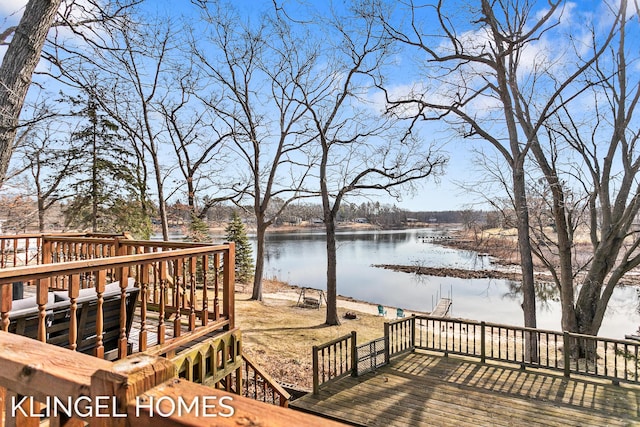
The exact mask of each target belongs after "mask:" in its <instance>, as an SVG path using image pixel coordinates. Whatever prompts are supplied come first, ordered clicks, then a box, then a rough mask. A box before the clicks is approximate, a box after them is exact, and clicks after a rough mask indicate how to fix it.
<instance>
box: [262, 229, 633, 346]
mask: <svg viewBox="0 0 640 427" xmlns="http://www.w3.org/2000/svg"><path fill="white" fill-rule="evenodd" d="M447 234H448V233H447V230H446V229H425V230H397V231H376V232H372V231H358V232H341V233H338V235H337V240H338V272H337V273H338V293H339V294H341V295H348V296H351V297H354V298H357V299H361V300H364V301H369V302H372V303H377V304H378V303H379V304H384V305H386V306H390V307H403V308H406V309H409V310H417V311H431V310H432V308H433V306H434V304H435V303H437V298H438V297H439V296H442V295H443V294H444V296H446V294H447V293H449V292H451V293H452V297H453V307H452V310H453V311H452V315H453V316H456V317H464V318H468V319H475V320H485V321H488V322H496V323H508V324H514V325H522V322H523V320H522V309H521V307H520V304H521V298H520V297H519V289H520V286H521V285H520V283H518V282H513V281H508V280H497V279H458V278H448V277H433V276H415V275H411V274H407V273H397V272H393V271H390V270H384V269H380V268H375V267H372V265H373V264H402V265H422V266H428V267H449V268H461V269H489V268H493V266H492V264H491V260H490V259H489V257H486V256H479V255H478V254H477V253H475V252H471V251H460V250H456V249H453V248H450V247H443V246H439V245H438V244H437V242H438V239H436V238H432V237H434V236H437V237H446V236H447ZM325 251H326V247H325V237H324V234H323V233H322V232H320V231H317V232H311V233H301V232H298V233H286V234H285V233H277V234H268V235H267V240H266V253H265V272H266V273H265V275H266V276H267V277H269V278H277V279H280V280H284V281H287V282H289V283H291V284H294V285H299V286H308V287H313V288H318V289H323V290H326V252H325ZM254 253H255V252H254ZM537 291H538V326H539V327H540V328H544V329H554V330H560V318H561V310H560V303H559V301H558V297H557V293H556V289H555V287H554V286H553V285H546V286H540V287H539V289H538V290H537ZM639 301H640V294H639V293H638V290H637V289H636V288H619V289H616V291H615V292H614V295H613V297H612V299H611V303H610V308H609V309H608V310H607V315H606V318H605V321H604V322H603V326H602V328H601V334H602V335H604V336H609V337H615V338H622V337H624V334H625V333H631V332H633V331H635V329H636V328H637V327H638V325H640V314H639V313H638V304H639Z"/></svg>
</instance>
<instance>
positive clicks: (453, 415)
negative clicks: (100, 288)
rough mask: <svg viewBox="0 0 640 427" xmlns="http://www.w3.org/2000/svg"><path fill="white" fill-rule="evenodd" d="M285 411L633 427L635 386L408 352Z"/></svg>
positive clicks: (409, 421) (372, 421) (354, 417)
mask: <svg viewBox="0 0 640 427" xmlns="http://www.w3.org/2000/svg"><path fill="white" fill-rule="evenodd" d="M291 407H292V408H295V409H300V410H304V411H307V412H312V413H316V414H319V415H324V416H329V417H331V418H337V419H340V420H342V421H345V422H348V423H352V424H356V425H365V426H395V425H398V426H399V425H423V426H449V425H451V426H454V425H456V426H458V425H470V426H471V425H473V426H515V425H536V426H605V425H606V426H640V387H636V386H629V385H624V384H623V385H621V386H616V385H613V384H611V383H610V382H608V381H601V380H599V379H591V378H576V377H572V378H565V377H563V376H561V375H558V374H557V373H550V372H545V371H542V370H533V369H529V370H522V369H519V368H517V367H512V366H507V365H497V364H496V365H487V364H484V365H483V364H481V363H479V362H478V361H475V360H471V359H467V358H462V357H451V356H450V357H443V356H441V355H438V354H434V353H428V352H422V351H416V352H415V353H410V354H407V355H404V356H400V357H398V358H396V359H393V360H392V363H391V365H389V366H384V367H382V368H379V369H378V370H377V371H376V372H372V373H369V374H365V375H363V376H361V377H358V378H352V377H347V378H344V379H341V380H338V381H335V382H333V383H329V384H326V385H325V386H323V387H322V388H321V390H320V393H319V394H318V395H315V396H314V395H311V394H309V395H307V396H304V397H302V398H300V399H297V400H295V401H293V402H291Z"/></svg>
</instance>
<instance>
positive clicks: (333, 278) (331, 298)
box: [323, 193, 340, 326]
mask: <svg viewBox="0 0 640 427" xmlns="http://www.w3.org/2000/svg"><path fill="white" fill-rule="evenodd" d="M323 194H324V193H323ZM324 226H325V229H326V234H327V318H326V320H325V323H326V324H327V325H329V326H334V325H339V324H340V317H339V316H338V304H337V300H338V274H337V250H336V224H335V218H334V217H333V212H331V210H330V209H328V208H327V207H325V208H324Z"/></svg>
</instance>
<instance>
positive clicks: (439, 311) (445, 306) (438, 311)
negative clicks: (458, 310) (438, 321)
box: [431, 298, 451, 317]
mask: <svg viewBox="0 0 640 427" xmlns="http://www.w3.org/2000/svg"><path fill="white" fill-rule="evenodd" d="M449 310H451V298H440V301H438V305H436V307H435V308H434V309H433V311H432V312H431V317H447V315H448V314H449Z"/></svg>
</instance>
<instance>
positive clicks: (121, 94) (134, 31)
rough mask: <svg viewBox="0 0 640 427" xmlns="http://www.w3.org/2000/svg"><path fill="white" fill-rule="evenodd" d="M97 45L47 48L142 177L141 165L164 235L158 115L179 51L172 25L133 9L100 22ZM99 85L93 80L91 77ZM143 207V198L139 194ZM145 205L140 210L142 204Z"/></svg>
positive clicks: (63, 75) (166, 233) (59, 44)
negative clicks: (112, 21) (142, 17)
mask: <svg viewBox="0 0 640 427" xmlns="http://www.w3.org/2000/svg"><path fill="white" fill-rule="evenodd" d="M100 42H101V43H100V44H90V45H83V46H80V47H78V46H76V45H74V44H66V43H64V42H63V41H59V42H56V43H55V44H54V48H55V50H54V51H52V52H48V55H49V56H50V57H53V58H64V59H60V60H58V61H57V62H56V65H57V66H58V70H59V71H60V73H61V76H60V79H61V80H63V81H64V82H65V83H67V84H69V85H70V86H76V87H79V88H81V89H82V90H84V91H86V92H87V93H89V94H90V95H91V96H93V97H94V99H95V100H96V102H97V103H98V104H99V106H100V108H102V109H103V110H104V111H105V112H106V113H107V114H108V115H109V116H110V117H111V118H112V119H113V120H114V121H115V122H116V123H117V124H118V126H119V128H120V130H121V131H122V132H123V133H125V134H126V136H127V138H128V140H129V142H130V144H131V147H132V150H133V152H134V153H135V155H136V157H137V162H138V165H139V166H140V168H141V169H139V170H141V171H143V172H144V173H143V174H142V175H141V176H140V177H139V178H140V179H138V181H139V182H140V185H146V183H143V181H144V180H146V178H147V176H146V173H147V165H146V163H147V162H148V163H149V164H150V166H149V168H150V169H151V174H150V175H152V176H153V181H154V183H155V191H156V195H157V206H158V211H159V216H160V223H161V229H162V236H163V238H164V239H165V240H166V239H168V237H169V226H168V220H167V211H166V199H167V197H166V195H165V191H166V190H165V179H166V178H167V176H168V174H169V172H170V171H168V170H167V168H166V166H165V165H166V164H167V163H168V162H167V159H166V158H165V157H163V156H162V148H161V147H162V146H163V145H165V143H168V141H166V140H165V139H163V134H164V133H165V132H166V127H165V126H164V124H165V123H164V121H163V120H161V119H158V114H159V113H160V112H161V111H162V108H161V103H162V102H163V101H166V100H167V99H171V93H172V83H171V80H170V76H171V70H172V66H173V63H172V61H171V59H172V55H174V54H179V50H178V49H177V46H179V45H180V39H179V37H178V30H177V28H176V25H175V23H174V22H172V21H171V20H161V19H159V18H158V19H157V20H156V21H147V22H140V21H139V20H137V15H135V14H134V13H133V12H132V13H131V14H128V15H126V16H123V17H121V19H120V20H119V21H118V25H112V26H109V27H105V28H104V31H103V33H102V34H101V36H100ZM96 77H98V78H99V84H95V78H96ZM141 202H142V205H143V206H145V205H146V203H147V201H146V197H145V196H143V197H141ZM145 210H146V209H145Z"/></svg>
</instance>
